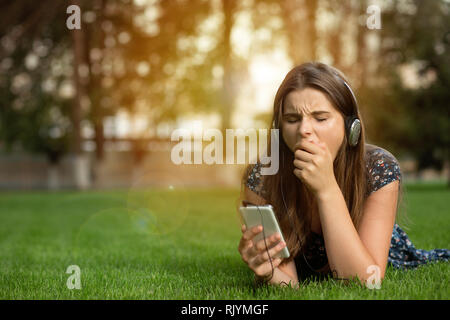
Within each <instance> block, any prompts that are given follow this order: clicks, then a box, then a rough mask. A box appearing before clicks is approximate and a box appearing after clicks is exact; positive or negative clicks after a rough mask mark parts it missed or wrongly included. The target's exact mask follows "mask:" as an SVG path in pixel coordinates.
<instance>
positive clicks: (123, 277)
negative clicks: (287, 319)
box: [0, 184, 450, 300]
mask: <svg viewBox="0 0 450 320" xmlns="http://www.w3.org/2000/svg"><path fill="white" fill-rule="evenodd" d="M238 195H239V190H235V189H209V190H205V189H178V188H174V187H170V188H167V189H165V190H161V189H158V190H151V189H149V190H145V191H138V190H114V191H89V192H72V191H61V192H52V193H46V192H3V193H0V203H1V205H0V299H226V300H228V299H449V298H450V292H449V286H448V283H449V276H450V264H449V263H448V262H439V263H435V264H430V265H426V266H422V267H419V268H417V269H414V270H408V271H399V270H395V269H392V268H388V270H387V272H386V276H385V279H384V281H383V283H382V287H381V289H380V290H369V289H367V288H364V287H362V286H359V285H356V284H350V285H344V284H342V283H339V282H338V281H335V280H328V281H323V282H311V283H309V284H305V285H304V286H302V287H301V288H300V289H299V290H295V289H292V288H288V287H275V286H267V287H262V288H259V289H258V290H256V291H255V290H254V289H253V275H252V272H251V270H249V269H248V268H247V266H246V265H245V264H244V262H243V261H242V260H241V258H240V256H239V253H238V251H237V245H238V241H239V238H240V236H241V231H240V222H239V218H238V215H237V212H236V209H235V208H236V200H237V197H238ZM449 196H450V190H449V189H448V188H445V186H444V185H443V184H429V185H407V189H406V195H405V201H406V202H405V204H406V210H407V213H408V217H409V219H410V221H411V223H410V224H409V229H406V232H407V233H408V235H409V237H410V239H411V240H412V242H413V244H414V245H415V246H416V248H418V249H427V250H429V249H434V248H449V244H450V241H449V240H450V235H449V232H448V227H449V225H450V214H449V213H450V212H449V210H450V209H449V206H448V199H449V198H450V197H449ZM152 212H156V213H155V214H154V215H152V214H151V213H152ZM155 217H156V219H158V221H159V222H160V224H158V225H161V226H163V227H162V229H154V228H153V227H152V226H154V224H153V223H152V222H153V221H155V220H154V219H155ZM169 217H170V218H169ZM400 222H401V221H400ZM400 225H401V226H402V227H403V225H402V223H400ZM70 265H77V266H79V268H80V271H81V274H80V279H81V289H79V290H77V289H73V290H70V289H68V287H67V284H66V283H67V279H68V278H69V277H70V276H71V274H67V273H66V270H67V268H68V267H69V266H70Z"/></svg>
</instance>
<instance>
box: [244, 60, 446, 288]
mask: <svg viewBox="0 0 450 320" xmlns="http://www.w3.org/2000/svg"><path fill="white" fill-rule="evenodd" d="M272 126H273V127H274V128H277V129H279V130H280V131H279V132H280V139H279V140H280V141H279V154H280V165H279V170H278V172H277V173H276V174H274V175H265V176H263V175H261V167H262V166H263V165H262V164H261V163H259V162H258V163H257V164H255V165H249V166H248V167H247V170H246V171H245V173H244V177H243V184H242V187H243V188H242V192H241V200H245V201H244V203H251V204H253V205H264V204H271V205H272V206H273V208H274V211H275V213H276V215H277V219H278V221H279V223H280V227H281V230H282V232H283V235H284V237H285V240H286V243H281V242H280V241H279V240H280V238H279V235H277V234H276V235H273V236H271V237H267V238H265V239H263V240H261V241H259V242H258V243H254V242H253V241H252V239H253V237H254V236H255V235H256V234H258V233H259V232H262V226H256V227H254V228H252V229H250V230H246V228H245V225H243V226H242V233H243V234H242V238H241V240H240V243H239V246H238V251H239V253H240V254H241V257H242V260H243V261H244V262H245V263H246V264H247V265H248V267H249V268H250V269H251V270H252V271H253V272H254V274H255V278H256V280H257V282H259V283H261V282H269V283H271V284H286V285H288V284H289V285H294V286H298V285H299V282H300V281H303V280H306V279H314V278H315V279H326V278H328V276H329V275H332V276H334V277H335V278H338V279H351V278H355V277H357V278H359V279H360V281H363V282H364V281H366V280H368V279H369V278H370V277H372V279H373V277H374V276H375V277H378V278H379V283H380V282H381V280H382V279H383V278H384V274H385V270H386V266H387V263H391V264H392V265H393V266H394V267H397V268H410V267H416V266H418V265H420V264H423V263H426V262H429V261H434V260H448V259H449V257H450V250H447V249H436V250H431V251H425V250H417V249H415V248H414V246H413V245H412V243H411V241H410V240H409V239H408V237H407V235H406V234H405V233H404V231H403V230H402V229H401V228H400V227H399V226H398V224H397V223H395V221H396V215H397V210H398V208H399V203H400V201H399V200H400V199H401V194H402V177H401V172H400V167H399V164H398V161H397V159H396V158H395V157H394V156H393V155H392V154H391V153H389V152H388V151H386V150H385V149H383V148H380V147H377V146H375V145H371V144H367V143H365V135H364V134H365V132H364V125H363V121H362V119H361V115H360V112H359V110H358V106H357V101H356V98H355V96H354V95H353V92H352V90H351V88H350V86H349V85H348V82H347V81H346V79H345V78H344V76H343V74H342V73H341V72H339V71H338V70H336V69H334V68H332V67H330V66H327V65H325V64H322V63H306V64H302V65H300V66H297V67H295V68H294V69H292V70H291V71H290V72H289V73H288V74H287V75H286V77H285V79H284V81H283V82H282V84H281V86H280V88H279V89H278V91H277V94H276V97H275V102H274V111H273V125H272ZM269 150H270V147H269ZM264 240H265V241H264ZM286 245H287V246H288V248H289V251H290V253H291V255H290V257H289V258H287V259H279V258H277V259H275V258H274V255H275V254H277V253H278V252H279V251H281V249H282V248H283V247H284V246H286ZM375 280H376V279H375Z"/></svg>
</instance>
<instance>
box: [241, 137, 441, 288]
mask: <svg viewBox="0 0 450 320" xmlns="http://www.w3.org/2000/svg"><path fill="white" fill-rule="evenodd" d="M366 146H367V147H366V158H365V161H366V170H367V177H368V180H367V195H370V194H371V193H373V192H375V191H377V190H379V189H380V188H382V187H383V186H385V185H387V184H389V183H391V182H393V181H395V180H399V182H400V183H401V182H402V175H401V171H400V166H399V164H398V161H397V159H396V158H395V157H394V156H393V155H392V154H391V153H389V152H388V151H386V150H385V149H383V148H380V147H377V146H374V145H370V144H366ZM260 170H261V164H259V163H257V164H255V165H251V166H249V167H248V170H247V171H246V177H247V179H246V181H245V184H246V186H248V188H249V189H250V190H252V191H253V192H255V193H256V194H258V195H259V196H261V197H263V198H265V195H266V190H265V189H264V179H263V176H261V174H260ZM305 259H306V261H305ZM449 259H450V250H448V249H434V250H429V251H427V250H420V249H416V248H415V247H414V245H413V244H412V242H411V241H410V239H409V238H408V236H407V235H406V233H405V232H404V231H403V230H402V229H401V228H400V226H399V225H398V224H397V223H395V224H394V228H393V231H392V238H391V245H390V249H389V256H388V264H389V265H391V266H392V267H394V268H397V269H410V268H415V267H417V266H419V265H422V264H426V263H429V262H433V261H439V260H441V261H448V260H449ZM294 261H295V264H296V267H297V271H298V276H299V280H305V279H311V278H316V279H325V278H326V277H327V276H328V275H330V272H329V270H328V271H325V270H326V268H325V267H326V266H327V264H328V258H327V255H326V248H325V241H324V239H323V236H322V235H319V234H317V233H314V232H312V233H311V237H310V239H309V240H308V241H307V244H306V250H305V252H304V256H303V254H301V253H300V254H298V255H297V256H296V257H295V258H294ZM321 268H323V269H324V271H322V270H321V271H319V272H316V271H317V270H318V269H321Z"/></svg>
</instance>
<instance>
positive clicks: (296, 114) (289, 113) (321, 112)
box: [283, 110, 331, 116]
mask: <svg viewBox="0 0 450 320" xmlns="http://www.w3.org/2000/svg"><path fill="white" fill-rule="evenodd" d="M324 113H331V112H329V111H325V110H317V111H313V112H311V114H312V115H319V114H324ZM283 116H300V114H299V113H298V112H288V113H284V114H283Z"/></svg>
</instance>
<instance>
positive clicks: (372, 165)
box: [365, 144, 402, 194]
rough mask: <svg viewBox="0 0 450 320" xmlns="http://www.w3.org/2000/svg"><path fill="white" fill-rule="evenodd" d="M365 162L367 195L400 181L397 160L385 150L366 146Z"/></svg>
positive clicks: (374, 146)
mask: <svg viewBox="0 0 450 320" xmlns="http://www.w3.org/2000/svg"><path fill="white" fill-rule="evenodd" d="M365 160H366V169H367V174H368V181H367V183H368V190H369V194H370V193H372V192H374V191H376V190H378V189H380V188H381V187H383V186H385V185H387V184H389V183H391V182H393V181H395V180H399V181H401V180H402V174H401V171H400V164H399V162H398V160H397V158H396V157H395V156H394V155H393V154H392V153H390V152H389V151H387V150H386V149H383V148H381V147H379V146H376V145H373V144H366V145H365Z"/></svg>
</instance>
